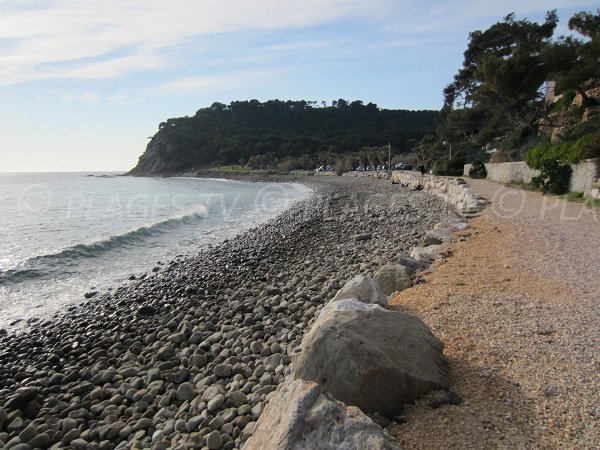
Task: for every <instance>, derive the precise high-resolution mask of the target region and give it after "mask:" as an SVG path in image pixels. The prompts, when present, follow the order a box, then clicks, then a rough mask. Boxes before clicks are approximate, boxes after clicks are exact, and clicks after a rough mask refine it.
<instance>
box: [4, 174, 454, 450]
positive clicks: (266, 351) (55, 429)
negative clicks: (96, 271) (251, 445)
mask: <svg viewBox="0 0 600 450" xmlns="http://www.w3.org/2000/svg"><path fill="white" fill-rule="evenodd" d="M307 182H309V183H311V184H312V185H313V186H314V187H315V189H316V190H317V193H316V194H315V195H314V196H312V197H311V198H310V199H309V200H307V201H303V202H301V203H299V204H297V205H296V206H295V207H293V208H292V209H291V210H289V211H288V212H286V213H285V214H283V215H281V216H279V217H278V218H276V219H274V220H273V221H271V222H269V223H268V224H266V225H264V226H261V227H258V228H255V229H253V230H250V231H249V232H247V233H245V234H244V235H241V236H239V237H238V238H236V239H232V240H231V241H225V242H224V243H222V244H220V245H218V246H216V247H214V248H212V249H210V250H207V251H205V252H204V253H201V254H200V255H198V256H197V257H195V258H190V259H179V260H175V261H171V263H169V264H167V265H165V266H163V268H162V269H160V270H159V271H158V272H157V273H153V272H151V273H149V274H148V275H147V276H146V277H145V278H144V279H142V280H135V281H132V282H130V283H127V284H125V285H123V286H121V287H119V288H117V289H115V290H114V291H112V292H108V293H105V294H103V295H99V296H97V297H94V298H93V299H91V300H89V301H86V302H84V303H81V304H80V305H78V306H74V307H70V308H69V311H67V312H65V313H64V314H61V315H58V316H56V317H54V318H53V319H52V320H46V321H40V322H38V323H36V324H34V325H32V326H30V327H29V328H28V329H27V330H26V331H24V332H22V333H20V334H19V335H15V334H8V335H2V333H0V448H2V447H4V446H6V447H9V448H10V447H14V448H18V449H19V450H27V449H33V448H56V449H58V448H63V449H74V450H84V449H86V450H96V449H98V450H108V449H113V448H118V449H121V448H122V449H142V448H143V449H146V448H150V449H154V450H162V449H167V448H173V449H187V448H208V449H220V448H224V449H235V448H239V447H240V446H241V444H242V443H243V442H244V440H245V439H247V437H248V436H249V435H250V434H251V433H252V431H253V426H254V424H255V422H256V420H257V419H258V418H259V417H260V415H261V413H262V410H263V408H264V406H265V404H266V402H268V400H269V398H270V397H271V395H272V392H273V391H274V390H275V389H276V387H277V385H278V384H279V383H280V382H281V381H282V380H283V378H284V377H285V375H286V374H287V373H288V372H289V364H290V362H291V357H290V355H291V353H292V352H293V350H294V349H295V348H296V347H297V346H298V345H299V343H300V340H301V339H302V336H303V335H304V333H305V331H306V330H307V328H308V326H309V325H310V324H311V323H312V318H313V317H314V316H315V314H316V313H317V312H318V311H319V309H320V308H321V307H322V306H323V305H324V304H325V302H326V301H327V300H328V299H331V298H332V297H333V296H334V295H335V293H336V292H337V290H338V289H339V288H340V287H341V286H342V285H343V284H344V283H345V281H346V280H348V279H350V278H352V277H354V276H355V275H357V274H359V273H371V274H373V272H374V271H375V270H376V269H377V268H379V267H380V266H381V265H383V264H384V263H386V262H388V261H389V260H391V258H392V257H394V256H395V255H397V254H398V253H401V252H403V251H408V250H409V249H410V248H411V247H412V246H414V245H415V244H416V243H417V242H418V241H419V240H420V239H421V237H422V236H423V235H424V233H425V232H426V231H427V230H429V229H431V228H432V227H433V226H434V224H435V223H436V222H439V221H440V220H443V219H445V218H446V217H448V215H449V214H450V211H449V208H448V207H447V206H446V205H444V204H443V203H442V201H441V200H439V199H436V198H433V197H431V196H429V195H427V194H425V193H422V192H410V191H408V190H407V189H405V188H402V187H400V186H395V185H391V184H390V183H384V182H382V181H376V180H370V179H358V178H349V177H311V178H309V179H307Z"/></svg>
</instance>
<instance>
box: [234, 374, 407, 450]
mask: <svg viewBox="0 0 600 450" xmlns="http://www.w3.org/2000/svg"><path fill="white" fill-rule="evenodd" d="M271 448H272V449H275V448H276V449H279V450H337V449H340V448H343V449H348V450H350V449H356V450H358V449H383V450H396V449H398V448H399V447H398V446H397V444H396V443H395V442H394V441H393V440H392V438H391V437H390V436H389V435H388V433H387V432H386V431H384V430H383V429H382V428H381V427H379V425H377V424H376V423H375V422H373V421H372V420H371V419H369V418H368V417H367V416H366V415H365V414H364V413H363V412H362V411H361V410H360V409H358V408H356V407H352V406H346V405H344V404H343V403H340V402H339V401H336V400H335V399H334V398H332V397H331V395H330V394H329V393H328V392H327V391H326V390H325V389H324V388H323V387H322V386H319V385H318V384H316V383H312V382H306V381H302V380H289V381H287V382H285V383H284V384H283V385H281V386H280V387H279V389H278V390H277V393H276V394H275V396H274V397H273V398H272V399H271V400H270V401H269V404H268V405H267V407H266V408H265V410H264V411H263V413H262V415H261V416H260V419H259V420H258V422H257V424H256V427H255V429H254V434H253V435H252V437H250V438H249V439H248V440H247V441H246V443H245V444H244V446H243V447H242V449H243V450H264V449H271Z"/></svg>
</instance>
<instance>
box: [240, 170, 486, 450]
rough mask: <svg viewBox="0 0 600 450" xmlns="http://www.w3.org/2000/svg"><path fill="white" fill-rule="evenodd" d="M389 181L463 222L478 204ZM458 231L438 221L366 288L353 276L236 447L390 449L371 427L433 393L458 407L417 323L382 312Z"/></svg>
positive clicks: (438, 352) (464, 195) (411, 178)
mask: <svg viewBox="0 0 600 450" xmlns="http://www.w3.org/2000/svg"><path fill="white" fill-rule="evenodd" d="M362 176H364V175H362ZM374 176H375V177H377V178H380V177H382V176H385V175H381V174H377V173H375V174H374ZM391 178H392V180H393V181H394V183H395V184H402V185H403V186H405V187H408V188H411V189H418V190H423V191H425V192H428V193H430V194H433V195H436V196H438V197H440V198H442V199H444V201H446V202H448V203H449V204H451V205H453V206H454V207H455V208H456V209H457V211H459V212H460V213H462V214H465V213H466V214H473V213H475V212H479V211H481V209H482V208H483V206H484V204H485V203H484V201H483V200H482V199H481V198H479V197H477V196H475V195H473V194H472V193H470V192H469V190H468V187H467V186H466V184H465V183H464V182H462V181H461V180H458V179H453V178H440V177H430V176H427V177H423V178H421V177H420V176H415V175H413V174H410V173H395V174H393V175H392V177H391ZM467 227H468V224H467V223H466V219H465V218H464V217H456V218H454V219H448V220H445V221H443V222H440V223H438V224H437V225H436V226H435V228H434V229H433V230H430V231H429V232H428V233H427V234H426V236H425V237H424V238H423V240H422V242H421V245H419V246H416V247H414V248H413V249H412V251H411V253H410V255H407V254H399V255H397V256H396V257H394V258H393V259H392V260H391V261H390V262H388V263H386V264H384V265H383V266H381V267H380V268H379V269H378V270H377V272H376V273H375V275H374V277H373V278H374V279H371V278H369V277H367V276H365V275H358V276H357V277H355V278H353V279H352V280H350V281H349V282H348V283H347V284H346V285H345V286H344V287H343V288H342V289H340V290H339V291H338V292H337V294H336V295H335V297H334V298H333V299H332V300H331V301H330V302H329V303H328V304H327V305H326V306H325V307H324V308H323V309H322V310H321V311H320V313H319V315H318V316H317V318H316V319H315V321H314V323H312V326H311V328H310V331H309V332H308V334H307V335H306V336H305V337H304V339H303V340H302V344H301V346H300V347H299V348H297V349H296V352H295V353H294V354H293V355H292V359H293V362H292V370H291V375H290V376H289V377H288V378H287V379H286V381H285V382H283V383H282V384H281V385H280V387H279V388H278V390H277V391H276V392H275V393H274V395H273V397H272V398H271V399H270V402H269V404H268V405H267V407H266V408H265V411H264V413H263V415H262V416H261V417H260V419H259V420H258V422H257V424H256V427H255V429H254V430H253V435H252V437H250V439H249V440H248V441H247V442H246V443H245V445H244V447H243V448H244V449H245V450H259V449H266V448H277V449H289V450H291V449H333V448H347V449H363V448H369V449H370V448H373V449H375V448H377V449H396V448H398V445H397V442H396V441H395V440H394V439H393V438H392V437H391V436H390V435H389V434H388V433H387V432H386V431H385V430H384V429H383V428H381V427H380V426H379V425H381V426H384V427H385V426H386V425H387V424H389V423H390V420H399V418H400V417H401V414H402V411H403V407H404V406H405V405H406V404H409V403H412V402H414V401H415V400H416V399H417V398H419V397H420V396H422V395H424V394H426V393H429V392H431V391H438V390H439V391H441V392H440V393H439V394H438V396H437V398H436V400H435V402H436V404H437V405H439V404H443V403H457V402H460V398H459V397H458V396H457V395H456V394H454V393H452V392H447V389H448V385H449V382H448V365H447V362H446V360H445V358H444V355H443V345H442V344H441V342H440V341H439V340H438V339H437V338H436V337H435V336H434V335H433V334H432V333H431V330H430V329H429V328H428V327H427V325H425V323H424V322H423V321H422V320H421V319H419V318H418V317H415V316H412V315H409V314H405V313H402V312H399V311H391V310H389V309H388V305H387V300H386V295H391V294H392V293H395V292H398V291H401V290H403V289H407V288H409V287H410V286H411V285H412V281H413V279H414V278H415V276H416V274H417V273H418V272H419V271H420V270H423V269H424V268H426V267H428V266H429V264H431V263H432V262H433V261H434V260H435V259H437V258H440V257H443V254H442V252H443V244H444V243H445V242H449V241H451V240H452V239H453V233H454V232H456V231H460V230H464V229H465V228H467Z"/></svg>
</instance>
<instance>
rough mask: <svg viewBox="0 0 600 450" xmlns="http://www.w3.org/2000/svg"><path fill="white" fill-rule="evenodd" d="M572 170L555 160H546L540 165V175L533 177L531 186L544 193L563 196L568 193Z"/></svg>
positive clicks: (567, 165)
mask: <svg viewBox="0 0 600 450" xmlns="http://www.w3.org/2000/svg"><path fill="white" fill-rule="evenodd" d="M572 172H573V170H572V169H571V166H570V165H569V164H562V163H560V162H559V161H557V160H552V159H551V160H546V161H544V162H543V163H542V166H541V169H540V174H539V175H538V176H537V177H533V179H532V180H531V184H532V185H533V186H535V187H536V188H537V189H541V190H542V191H543V192H544V193H546V192H550V193H551V194H557V195H561V194H565V193H567V192H569V181H570V180H571V173H572Z"/></svg>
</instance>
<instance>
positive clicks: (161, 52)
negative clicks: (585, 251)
mask: <svg viewBox="0 0 600 450" xmlns="http://www.w3.org/2000/svg"><path fill="white" fill-rule="evenodd" d="M597 8H598V4H597V2H593V1H580V0H544V1H538V0H504V1H497V0H479V1H477V2H474V1H472V0H452V1H449V0H429V1H422V0H418V1H417V0H414V1H413V0H251V1H250V0H247V1H243V0H171V1H164V0H102V1H97V0H0V172H29V171H33V172H38V171H44V172H60V171H126V170H129V169H131V168H132V167H134V166H135V164H136V162H137V159H138V158H139V156H140V155H141V154H142V153H143V152H144V150H145V148H146V145H147V143H148V140H149V137H151V136H152V135H154V133H156V131H157V130H158V124H159V123H160V122H163V121H165V120H166V119H168V118H171V117H182V116H193V115H194V114H195V112H196V111H197V110H198V109H200V108H203V107H207V106H210V105H211V104H212V103H213V102H215V101H219V102H223V103H229V102H230V101H233V100H250V99H258V100H260V101H266V100H269V99H276V98H277V99H280V100H301V99H302V100H316V101H319V102H322V101H326V102H327V103H328V104H331V101H332V100H334V99H339V98H344V99H346V100H350V101H352V100H362V101H364V102H365V103H368V102H374V103H376V104H377V105H379V106H380V107H382V108H389V109H415V110H418V109H439V108H440V107H441V105H442V90H443V88H444V86H446V85H447V84H448V83H450V82H451V81H452V77H453V75H454V74H455V73H456V72H457V71H458V69H459V68H460V67H461V64H462V54H463V52H464V50H465V49H466V47H467V43H468V36H469V32H470V31H474V30H485V29H486V28H488V27H489V26H490V25H492V24H494V23H496V22H498V21H499V20H501V19H502V18H503V17H504V16H505V15H506V14H508V13H510V12H513V11H514V12H515V13H516V14H517V17H518V18H527V19H529V20H532V21H538V22H541V21H543V19H544V16H545V13H546V11H547V10H549V9H557V10H558V15H559V19H560V23H559V27H558V30H557V33H556V34H557V35H558V34H566V33H568V29H567V26H566V24H567V22H568V19H569V17H571V16H572V15H573V14H574V13H575V12H579V11H583V10H587V11H596V9H597Z"/></svg>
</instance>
